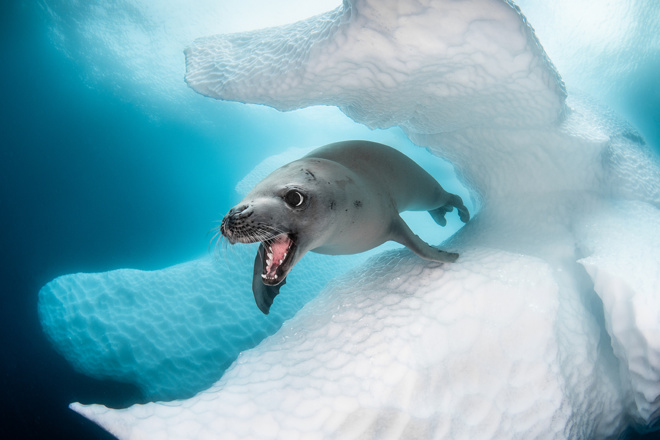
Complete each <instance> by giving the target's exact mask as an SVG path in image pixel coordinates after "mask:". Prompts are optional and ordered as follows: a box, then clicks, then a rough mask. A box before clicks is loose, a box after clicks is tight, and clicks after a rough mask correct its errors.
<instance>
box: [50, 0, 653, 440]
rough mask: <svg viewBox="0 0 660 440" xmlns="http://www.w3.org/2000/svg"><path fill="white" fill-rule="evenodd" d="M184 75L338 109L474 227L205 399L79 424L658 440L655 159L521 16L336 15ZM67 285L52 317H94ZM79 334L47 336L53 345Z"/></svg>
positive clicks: (201, 430)
mask: <svg viewBox="0 0 660 440" xmlns="http://www.w3.org/2000/svg"><path fill="white" fill-rule="evenodd" d="M186 68H187V74H186V81H187V82H188V84H189V85H190V86H191V87H192V88H193V89H195V90H197V91H198V92H200V93H202V94H205V95H208V96H211V97H214V98H218V99H225V100H235V101H241V102H248V103H257V104H264V105H269V106H272V107H275V108H277V109H279V110H292V109H296V108H301V107H305V106H310V105H335V106H337V107H339V108H340V109H341V110H342V111H343V112H344V113H346V114H347V115H348V116H349V117H351V118H352V119H354V120H355V121H357V122H360V123H362V124H365V125H367V126H369V127H373V128H384V127H390V126H400V127H402V128H403V129H404V131H405V132H406V134H407V135H408V136H409V137H410V139H411V140H412V141H413V142H414V143H416V144H417V145H419V146H422V147H426V148H428V149H429V150H430V151H431V152H432V153H434V154H436V155H437V156H440V157H443V158H447V159H449V160H450V161H451V162H452V163H453V164H454V165H455V167H456V170H457V173H458V174H459V176H460V177H461V179H462V180H463V182H464V183H465V184H466V185H468V186H469V187H470V188H471V189H472V191H473V192H474V195H475V197H477V198H479V201H480V204H481V211H480V212H479V214H478V215H477V216H475V217H474V218H473V219H472V220H471V221H470V222H469V223H468V224H467V225H466V226H465V227H464V228H462V229H461V230H460V231H459V232H458V233H457V234H456V235H455V236H453V237H452V238H451V239H450V240H449V241H448V242H447V243H445V244H444V246H446V247H451V248H454V249H458V250H459V252H460V254H461V257H460V259H459V260H458V261H457V262H456V263H454V264H447V265H438V264H437V263H430V262H426V261H422V260H420V259H419V258H417V257H416V256H414V255H411V254H410V253H408V252H406V251H389V252H386V253H382V254H379V255H377V256H374V257H372V258H371V259H370V260H368V261H367V262H365V263H364V264H361V265H359V266H358V267H357V268H355V269H353V270H352V271H350V272H348V273H347V274H346V275H344V276H342V277H341V278H340V279H337V280H334V281H332V282H331V283H330V284H329V285H328V287H327V288H325V289H324V290H322V291H321V293H320V294H319V295H318V296H317V297H316V298H314V299H313V300H311V301H310V302H308V303H307V304H306V305H305V306H304V307H303V308H302V309H301V310H300V311H298V312H297V313H295V315H294V314H293V313H291V314H290V315H287V316H286V317H285V318H283V319H282V321H284V322H283V324H282V327H281V328H280V329H279V330H278V331H277V332H276V333H275V334H273V335H272V336H270V337H267V338H265V339H263V341H262V342H261V343H260V344H259V345H258V346H256V347H255V348H253V349H250V350H246V351H243V352H241V353H240V355H238V354H237V353H236V354H235V355H237V356H238V357H237V359H236V360H235V362H233V364H232V365H231V366H230V367H229V368H228V369H227V371H226V372H225V374H224V375H223V376H222V378H220V379H219V380H218V381H217V382H215V383H214V384H213V385H210V387H209V388H208V389H207V390H205V391H201V392H199V393H197V394H196V395H194V396H192V397H189V398H185V399H184V398H181V399H180V400H173V401H171V402H167V403H164V402H155V403H148V404H144V405H134V406H132V407H129V408H125V409H109V408H106V407H104V406H103V405H82V404H79V403H74V404H72V408H73V409H74V410H75V411H77V412H79V413H81V414H83V415H84V416H86V417H88V418H89V419H91V420H93V421H95V422H96V423H98V424H99V425H101V426H103V427H105V428H106V429H107V430H108V431H110V432H112V433H113V434H114V435H116V436H117V437H119V438H135V439H137V438H140V439H142V438H157V439H175V438H191V437H194V438H217V437H218V436H221V437H222V438H227V439H230V438H340V439H348V438H410V439H413V438H452V439H461V438H469V439H477V438H488V439H498V438H501V439H511V438H524V439H529V438H576V439H577V438H611V437H616V436H617V435H619V434H620V433H621V432H622V431H623V430H624V429H626V427H628V426H630V425H632V426H634V427H636V428H637V429H640V430H645V429H652V426H653V424H654V423H655V422H656V421H657V417H658V411H659V409H660V385H658V384H660V377H659V376H660V328H659V325H658V324H659V323H660V296H659V295H658V293H659V290H660V278H659V277H660V275H659V274H660V270H658V269H659V268H660V251H659V250H658V249H660V211H659V207H660V171H659V169H660V167H658V159H657V157H656V156H655V155H654V153H653V152H652V151H651V149H650V148H649V147H648V146H647V145H646V144H645V142H644V140H643V138H642V137H641V136H640V135H638V134H637V133H636V132H635V131H634V129H632V128H631V127H629V126H628V125H627V124H626V123H624V122H621V121H619V120H618V119H617V118H616V117H614V116H612V115H611V114H609V113H608V112H607V111H605V110H603V109H600V108H599V107H598V106H596V105H594V104H593V103H590V102H589V100H588V99H586V98H584V97H577V96H572V95H571V96H567V94H566V91H565V87H564V85H563V82H562V80H561V78H560V76H559V74H558V73H557V72H556V70H555V68H554V66H553V65H552V63H551V61H550V60H549V59H548V57H547V56H546V54H545V52H544V51H543V48H542V46H541V44H540V43H539V41H538V40H537V38H536V37H535V35H534V31H533V29H532V27H531V26H530V25H529V23H527V20H526V19H525V17H524V15H523V14H522V12H521V11H520V10H519V9H518V7H517V6H515V5H514V4H513V3H512V2H510V1H505V0H465V1H461V2H456V1H448V0H422V1H401V0H345V1H344V3H343V5H342V6H341V7H340V8H338V9H336V10H334V11H330V12H328V13H326V14H324V15H320V16H317V17H312V18H310V19H308V20H305V21H302V22H298V23H294V24H291V25H286V26H282V27H278V28H271V29H265V30H259V31H254V32H249V33H241V34H233V35H219V36H212V37H205V38H201V39H199V40H197V41H195V42H194V43H193V44H192V45H191V46H190V47H189V48H188V49H187V50H186ZM306 258H307V257H306ZM324 264H325V263H324ZM311 270H313V269H310V271H311ZM299 272H300V271H299ZM324 272H325V271H318V272H309V273H308V272H305V273H306V274H307V275H310V276H311V275H314V274H315V275H320V274H321V273H324ZM313 278H314V277H313V276H312V281H314V280H313ZM219 279H220V282H222V283H225V285H227V286H228V284H227V280H228V279H229V278H223V276H221V277H219ZM64 281H65V280H60V281H59V283H63V282H64ZM292 281H293V280H292ZM53 283H58V281H57V280H55V281H54V282H53ZM57 287H58V285H57V284H55V285H52V286H51V288H49V287H48V286H46V287H45V288H44V289H45V290H42V295H43V297H42V298H41V300H42V301H41V303H40V307H41V309H40V310H41V313H42V316H44V317H48V316H50V315H49V314H52V313H55V312H53V310H54V309H56V308H55V307H54V306H53V305H52V304H54V302H55V301H56V300H59V301H62V300H61V298H66V295H78V296H77V298H82V299H79V300H80V301H86V299H85V295H87V294H86V293H84V291H83V290H76V291H75V292H74V293H72V292H73V290H71V289H65V288H63V289H59V290H58V289H57ZM227 291H228V292H229V293H231V287H227ZM81 292H82V293H81ZM229 293H228V295H229ZM203 296H204V295H203V294H202V295H201V297H203ZM284 297H285V295H282V298H284ZM278 299H279V298H278ZM64 302H65V303H66V301H64ZM242 313H243V312H242V311H241V312H239V313H237V314H236V317H234V318H235V319H239V320H241V319H243V318H241V316H242ZM92 314H93V313H92ZM78 315H80V312H78V311H73V312H70V313H69V314H68V315H66V316H65V317H64V318H62V319H61V320H59V321H58V320H51V321H48V319H42V321H48V322H51V323H52V324H51V325H50V326H45V327H47V328H49V329H52V330H50V331H51V333H52V334H53V335H55V334H57V332H58V331H60V330H58V328H60V327H62V324H61V323H62V322H68V320H70V319H72V318H71V317H72V316H77V317H78V318H80V316H78ZM285 319H287V320H285ZM250 322H252V321H250ZM225 324H226V323H225ZM246 326H247V327H249V328H253V327H251V326H250V324H249V323H248V322H247V321H246ZM61 331H62V332H63V333H66V330H61ZM248 331H253V330H248ZM192 333H195V334H196V333H197V330H193V331H192ZM127 334H130V331H129V332H127ZM51 338H52V339H53V340H55V339H56V337H55V336H51ZM257 339H259V338H258V337H257ZM71 350H73V348H72V349H71ZM238 351H240V350H238ZM76 356H77V355H76ZM76 356H72V358H76ZM127 365H130V366H131V368H135V369H139V363H131V362H127ZM94 368H98V367H94ZM181 370H182V371H183V370H184V369H181ZM181 374H184V373H181ZM206 380H207V381H208V379H206ZM184 397H187V396H184Z"/></svg>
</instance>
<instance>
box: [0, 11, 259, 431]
mask: <svg viewBox="0 0 660 440" xmlns="http://www.w3.org/2000/svg"><path fill="white" fill-rule="evenodd" d="M30 3H31V2H23V3H21V2H7V1H3V2H0V51H1V53H2V57H3V62H2V69H0V78H1V81H0V82H1V84H3V86H2V88H1V91H0V96H1V98H0V102H2V104H1V107H0V112H1V115H0V209H1V211H0V212H1V215H0V249H2V264H1V268H0V273H1V277H0V278H1V280H2V287H1V288H0V301H1V305H0V323H1V326H2V327H1V328H2V331H1V334H2V341H1V344H2V356H1V359H2V361H1V366H2V369H1V370H0V380H1V384H2V385H1V387H2V403H1V405H2V410H1V411H0V438H3V439H10V438H17V439H18V438H28V439H29V438H44V439H46V438H48V439H51V438H53V439H56V438H67V439H75V438H112V437H111V436H110V435H108V434H106V433H105V432H104V431H103V430H101V429H99V428H97V427H96V426H95V425H93V424H92V423H91V422H88V421H86V420H85V419H83V418H82V417H80V416H78V415H77V414H75V413H73V412H72V411H70V410H69V409H68V407H67V405H68V404H69V403H70V402H72V401H76V400H80V401H86V402H92V401H103V402H107V403H108V404H110V405H117V406H122V405H124V404H126V403H127V402H130V401H139V400H140V399H141V396H140V395H139V393H138V392H137V390H135V389H133V388H132V387H130V386H127V385H122V384H116V383H105V382H99V381H95V380H92V379H89V378H86V377H84V376H82V375H79V374H76V373H75V372H74V371H73V370H72V368H71V367H70V366H69V365H68V364H67V363H66V362H65V361H64V359H63V358H62V357H60V356H59V355H58V354H56V353H55V352H54V351H53V350H52V348H51V347H50V345H49V343H48V341H47V340H46V339H45V337H44V334H43V333H42V331H41V328H40V325H39V322H38V318H37V308H36V305H37V293H38V291H39V289H40V287H41V286H43V285H44V284H45V283H47V282H48V281H50V280H51V279H53V278H55V277H56V276H58V275H62V274H65V273H70V272H78V271H92V272H93V271H105V270H109V269H113V268H118V267H136V268H142V269H155V268H160V267H164V266H168V265H171V264H175V263H178V262H181V261H186V260H190V259H192V258H195V257H197V256H198V255H199V254H201V253H203V252H205V251H206V243H207V237H206V233H207V231H208V230H209V229H210V228H211V227H212V226H213V224H212V220H213V219H217V218H218V216H219V215H220V214H221V213H222V212H223V211H224V210H225V209H226V207H227V206H229V205H230V204H231V203H232V200H230V197H229V196H226V194H229V195H230V196H231V195H232V193H231V191H224V190H223V191H220V190H219V189H223V188H233V183H232V184H230V183H229V182H234V181H235V180H236V177H235V175H234V174H233V173H232V172H230V171H228V170H226V169H225V170H224V171H223V172H220V170H221V169H222V168H223V167H222V165H223V164H224V163H225V162H227V161H238V160H236V159H237V157H240V156H239V155H237V156H236V157H234V156H233V155H232V151H231V149H228V150H222V149H220V148H218V141H217V139H211V138H208V137H205V136H204V135H200V134H199V132H198V131H196V130H195V129H194V127H191V126H187V125H185V124H183V123H180V122H177V121H170V120H167V119H162V118H161V119H158V120H156V119H154V118H153V115H146V114H145V113H144V112H143V111H142V110H141V109H139V108H136V107H135V106H134V105H132V104H131V103H128V102H123V101H122V100H121V99H120V98H118V97H117V96H115V95H114V94H113V93H112V92H110V91H107V90H103V89H99V88H90V87H88V86H86V85H85V84H84V82H83V81H81V72H80V70H79V66H78V65H77V64H76V63H75V61H74V60H70V59H68V58H66V57H64V56H63V54H62V53H61V52H60V51H58V50H57V49H56V48H55V47H54V46H53V44H52V42H51V39H50V36H49V33H48V32H47V25H48V23H47V22H46V17H45V16H44V15H43V14H42V13H41V11H40V9H39V7H38V6H37V5H33V4H30ZM245 172H247V170H246V169H238V170H237V171H236V173H238V175H243V174H245ZM211 189H218V190H215V191H214V190H211ZM191 193H192V194H196V195H197V197H195V198H194V199H191V198H190V197H189V195H190V194H191Z"/></svg>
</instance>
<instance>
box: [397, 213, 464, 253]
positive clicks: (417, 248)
mask: <svg viewBox="0 0 660 440" xmlns="http://www.w3.org/2000/svg"><path fill="white" fill-rule="evenodd" d="M397 217H398V216H397ZM390 239H391V240H393V241H396V242H397V243H401V244H402V245H404V246H405V247H407V248H408V249H410V250H411V251H413V252H414V253H416V254H417V255H418V256H420V257H421V258H423V259H425V260H431V261H441V262H443V263H453V262H454V261H456V259H457V258H458V254H457V253H454V252H445V251H442V250H440V249H437V248H434V247H433V246H431V245H430V244H428V243H426V242H425V241H424V240H422V239H421V238H419V237H418V236H417V235H415V234H414V233H413V231H411V230H410V227H408V225H407V224H406V222H404V221H403V219H402V218H401V217H398V220H397V221H396V222H395V224H393V225H392V235H391V238H390Z"/></svg>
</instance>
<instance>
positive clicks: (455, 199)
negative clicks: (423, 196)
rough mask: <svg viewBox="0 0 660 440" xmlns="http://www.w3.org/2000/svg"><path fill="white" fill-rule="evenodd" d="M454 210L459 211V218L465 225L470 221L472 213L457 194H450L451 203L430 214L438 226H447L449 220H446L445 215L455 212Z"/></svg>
mask: <svg viewBox="0 0 660 440" xmlns="http://www.w3.org/2000/svg"><path fill="white" fill-rule="evenodd" d="M454 208H456V209H458V217H459V218H460V219H461V221H462V222H463V223H467V222H468V221H470V211H468V209H467V207H466V206H465V204H464V203H463V199H461V198H460V197H459V196H457V195H456V194H449V201H447V203H445V204H444V205H443V206H441V207H439V208H436V209H433V210H431V211H429V214H431V217H433V220H435V222H436V223H437V224H439V225H440V226H446V225H447V219H446V218H445V214H447V213H448V212H451V211H453V210H454Z"/></svg>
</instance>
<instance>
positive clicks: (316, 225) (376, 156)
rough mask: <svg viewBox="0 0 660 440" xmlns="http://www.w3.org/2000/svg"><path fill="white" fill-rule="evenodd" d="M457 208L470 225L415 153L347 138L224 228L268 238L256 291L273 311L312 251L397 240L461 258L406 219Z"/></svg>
mask: <svg viewBox="0 0 660 440" xmlns="http://www.w3.org/2000/svg"><path fill="white" fill-rule="evenodd" d="M454 207H455V208H457V209H458V213H459V216H460V218H461V220H462V221H463V222H467V221H468V220H469V217H470V214H469V212H468V210H467V208H466V207H465V205H464V204H463V201H462V200H461V198H460V197H459V196H457V195H454V194H450V193H448V192H446V191H445V190H444V189H442V187H441V186H440V184H439V183H438V182H436V181H435V179H434V178H433V177H432V176H431V175H429V174H428V173H427V172H426V171H424V170H423V169H422V168H421V167H420V166H419V165H417V164H416V163H415V162H413V161H412V160H411V159H409V158H408V157H407V156H405V155H404V154H402V153H400V152H399V151H397V150H395V149H393V148H391V147H388V146H386V145H382V144H377V143H374V142H366V141H347V142H339V143H335V144H330V145H326V146H324V147H321V148H318V149H316V150H314V151H312V152H311V153H310V154H308V155H307V156H305V157H303V158H302V159H300V160H296V161H294V162H291V163H289V164H287V165H285V166H283V167H281V168H279V169H277V170H275V171H274V172H273V173H271V174H270V175H269V176H268V177H266V178H265V179H264V180H262V181H261V182H259V184H257V186H255V187H254V189H253V190H252V191H250V193H249V194H248V195H247V196H246V197H245V199H243V201H242V202H241V203H239V204H238V205H237V206H235V207H234V208H232V209H231V210H230V211H229V213H228V214H227V215H226V216H225V218H224V219H223V221H222V224H221V227H220V231H221V232H222V234H223V235H224V236H225V237H227V239H228V240H229V241H230V242H231V243H236V242H241V243H254V242H257V241H259V242H261V246H260V247H259V252H258V253H257V258H256V260H255V266H254V277H253V281H252V290H253V292H254V296H255V300H256V302H257V305H258V306H259V309H260V310H261V311H262V312H264V313H268V311H269V309H270V306H271V304H272V301H273V298H274V297H275V295H277V294H278V293H279V288H280V287H281V286H282V285H283V284H284V283H285V279H286V276H287V274H288V273H289V271H290V270H291V268H292V267H293V266H294V265H295V264H296V263H297V262H298V261H299V260H300V258H302V256H303V255H304V254H305V253H307V252H308V251H312V252H318V253H322V254H332V255H337V254H354V253H358V252H363V251H366V250H369V249H372V248H374V247H376V246H378V245H380V244H382V243H384V242H386V241H389V240H393V241H396V242H398V243H401V244H403V245H404V246H406V247H407V248H409V249H410V250H411V251H413V252H414V253H416V254H417V255H419V256H420V257H422V258H424V259H427V260H434V261H442V262H452V261H455V260H456V258H458V254H455V253H449V252H445V251H442V250H439V249H436V248H434V247H431V246H430V245H428V244H427V243H425V242H424V241H422V240H421V239H420V238H419V237H417V236H416V235H415V234H413V233H412V231H411V230H410V228H409V227H408V225H407V224H406V223H405V222H404V221H403V219H402V218H401V217H400V216H399V213H400V212H403V211H409V210H412V211H423V210H425V211H429V212H430V214H431V216H432V217H433V219H434V220H435V221H436V223H438V224H440V225H442V226H444V225H445V224H446V220H445V214H446V213H447V212H449V211H451V210H452V209H453V208H454Z"/></svg>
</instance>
